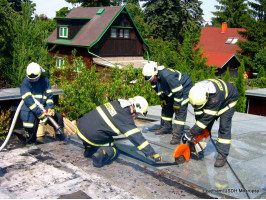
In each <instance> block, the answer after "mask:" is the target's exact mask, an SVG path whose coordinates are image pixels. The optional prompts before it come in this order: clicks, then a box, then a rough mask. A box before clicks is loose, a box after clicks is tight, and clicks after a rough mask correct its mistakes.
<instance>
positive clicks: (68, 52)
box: [49, 44, 101, 70]
mask: <svg viewBox="0 0 266 200" xmlns="http://www.w3.org/2000/svg"><path fill="white" fill-rule="evenodd" d="M49 49H51V50H50V51H49V54H50V55H51V56H56V57H64V58H65V57H67V59H68V62H70V63H71V60H72V59H73V56H72V51H73V50H74V49H76V50H77V54H76V56H77V57H79V56H82V60H83V61H84V64H86V66H87V68H89V69H90V68H91V67H92V64H93V63H92V57H91V55H90V54H89V53H88V50H87V49H86V48H79V47H75V48H74V47H72V46H63V45H54V46H53V45H51V44H49ZM99 70H101V68H99Z"/></svg>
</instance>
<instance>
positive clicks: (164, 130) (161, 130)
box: [155, 127, 172, 135]
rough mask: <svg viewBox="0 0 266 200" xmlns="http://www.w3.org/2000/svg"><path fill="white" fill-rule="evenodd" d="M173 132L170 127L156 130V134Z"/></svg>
mask: <svg viewBox="0 0 266 200" xmlns="http://www.w3.org/2000/svg"><path fill="white" fill-rule="evenodd" d="M171 133H172V129H169V128H165V127H163V128H160V129H159V130H157V131H155V135H164V134H171Z"/></svg>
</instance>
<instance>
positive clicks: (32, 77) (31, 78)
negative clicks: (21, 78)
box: [27, 74, 40, 82]
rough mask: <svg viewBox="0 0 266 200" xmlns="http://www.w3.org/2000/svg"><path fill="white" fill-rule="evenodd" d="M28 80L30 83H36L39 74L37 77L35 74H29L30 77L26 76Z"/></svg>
mask: <svg viewBox="0 0 266 200" xmlns="http://www.w3.org/2000/svg"><path fill="white" fill-rule="evenodd" d="M27 77H28V79H29V80H30V81H31V82H36V81H38V80H39V78H40V74H38V75H35V74H31V75H27Z"/></svg>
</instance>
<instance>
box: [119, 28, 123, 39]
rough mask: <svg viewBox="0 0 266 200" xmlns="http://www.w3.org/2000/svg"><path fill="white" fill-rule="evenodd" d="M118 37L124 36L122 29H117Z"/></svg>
mask: <svg viewBox="0 0 266 200" xmlns="http://www.w3.org/2000/svg"><path fill="white" fill-rule="evenodd" d="M119 37H121V38H122V37H124V31H123V29H119Z"/></svg>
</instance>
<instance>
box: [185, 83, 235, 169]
mask: <svg viewBox="0 0 266 200" xmlns="http://www.w3.org/2000/svg"><path fill="white" fill-rule="evenodd" d="M237 100H238V91H237V88H236V87H235V86H233V85H232V84H230V83H228V82H226V81H223V80H220V79H209V80H204V81H201V82H199V83H197V84H196V85H195V86H193V87H192V89H191V90H190V92H189V101H190V103H191V105H192V106H193V107H194V111H195V117H196V124H195V125H194V126H193V127H192V128H191V130H190V131H189V132H188V133H186V134H185V137H186V138H187V139H188V140H191V139H193V136H196V135H198V134H200V133H201V131H202V130H203V129H205V128H206V129H207V130H208V131H209V132H210V133H211V129H212V126H213V123H214V121H215V120H216V119H218V118H219V117H220V127H219V131H218V138H217V142H216V147H217V151H218V156H217V158H216V161H215V164H214V166H215V167H222V166H224V164H225V162H226V157H227V156H228V154H229V149H230V145H231V126H232V117H233V115H234V112H235V105H236V103H237Z"/></svg>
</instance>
